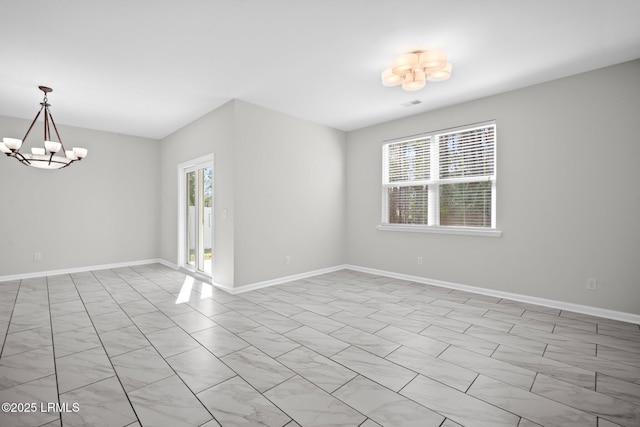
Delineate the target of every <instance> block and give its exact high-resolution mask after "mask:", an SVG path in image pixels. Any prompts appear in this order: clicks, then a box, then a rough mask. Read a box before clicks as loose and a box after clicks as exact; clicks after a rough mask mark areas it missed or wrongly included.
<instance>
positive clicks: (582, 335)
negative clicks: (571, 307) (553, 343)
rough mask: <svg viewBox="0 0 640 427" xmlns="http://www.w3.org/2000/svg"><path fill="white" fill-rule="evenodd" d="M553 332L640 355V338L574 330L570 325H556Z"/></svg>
mask: <svg viewBox="0 0 640 427" xmlns="http://www.w3.org/2000/svg"><path fill="white" fill-rule="evenodd" d="M553 333H554V334H557V335H560V336H563V337H568V338H574V339H576V340H579V341H583V342H587V343H594V344H601V345H605V346H607V347H613V348H617V349H620V350H624V351H628V352H631V353H636V354H638V355H640V340H632V339H625V338H618V337H613V336H610V335H603V334H596V333H592V332H591V331H589V332H587V331H582V330H576V329H574V328H572V327H567V326H557V327H556V328H555V329H554V330H553Z"/></svg>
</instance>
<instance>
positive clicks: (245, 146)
mask: <svg viewBox="0 0 640 427" xmlns="http://www.w3.org/2000/svg"><path fill="white" fill-rule="evenodd" d="M236 126H237V140H236V143H237V145H236V170H235V183H236V192H235V194H236V199H235V202H236V216H235V219H236V231H235V236H236V247H235V249H236V251H235V254H236V282H235V283H236V286H242V285H246V284H251V283H255V282H260V281H264V280H269V279H275V278H279V277H283V276H289V275H293V274H299V273H304V272H308V271H313V270H317V269H321V268H327V267H333V266H336V265H340V264H343V263H344V260H345V258H346V247H345V222H346V210H345V189H346V182H345V156H346V151H345V150H346V147H345V142H346V135H345V134H344V132H341V131H337V130H335V129H331V128H327V127H325V126H321V125H318V124H315V123H311V122H308V121H306V120H301V119H298V118H295V117H291V116H288V115H286V114H282V113H279V112H276V111H273V110H269V109H266V108H262V107H258V106H256V105H252V104H248V103H246V102H242V101H236ZM286 256H290V257H291V263H290V264H286V263H285V257H286Z"/></svg>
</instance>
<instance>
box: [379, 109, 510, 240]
mask: <svg viewBox="0 0 640 427" xmlns="http://www.w3.org/2000/svg"><path fill="white" fill-rule="evenodd" d="M489 126H492V127H493V133H494V146H493V155H494V160H493V162H494V163H493V174H492V175H488V176H487V175H485V176H484V177H485V179H477V178H476V177H471V178H462V179H460V178H453V179H452V178H440V171H439V166H440V160H441V159H440V148H439V137H440V136H444V135H447V134H451V133H456V132H463V131H471V130H474V129H478V128H483V127H489ZM420 139H428V140H429V146H430V147H429V152H430V165H429V169H430V173H429V179H428V180H424V179H422V180H415V181H410V182H408V181H404V182H402V183H400V184H402V185H398V184H399V183H398V182H390V181H389V179H388V177H389V161H388V156H387V154H386V153H387V150H388V148H387V147H389V146H390V145H391V144H398V143H402V142H408V141H416V140H420ZM465 181H466V182H482V181H490V182H491V227H473V226H449V225H440V186H441V185H445V184H451V183H458V182H465ZM496 181H497V125H496V121H495V120H489V121H485V122H480V123H473V124H469V125H464V126H458V127H454V128H448V129H441V130H436V131H432V132H427V133H422V134H418V135H412V136H408V137H402V138H396V139H393V140H387V141H384V144H383V146H382V186H381V189H382V212H381V218H382V221H381V224H380V225H378V226H377V229H378V230H382V231H408V232H421V233H438V234H462V235H472V236H491V237H499V236H501V235H502V231H501V230H499V229H498V228H497V215H496V211H497V200H496V193H497V191H496ZM411 185H426V186H427V188H428V214H427V218H428V224H426V225H423V224H397V223H390V222H389V206H388V204H389V198H388V189H389V188H392V187H399V186H411Z"/></svg>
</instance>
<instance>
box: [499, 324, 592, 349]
mask: <svg viewBox="0 0 640 427" xmlns="http://www.w3.org/2000/svg"><path fill="white" fill-rule="evenodd" d="M509 334H511V335H517V336H519V337H524V338H527V339H529V340H532V341H538V342H540V343H543V344H552V345H556V346H558V347H564V348H568V349H569V350H573V351H579V352H581V353H584V354H589V355H591V356H595V355H596V345H595V344H593V343H590V342H585V341H581V340H576V339H573V338H570V337H565V336H563V335H559V334H556V333H550V332H544V331H539V330H536V329H531V328H527V327H525V326H522V325H516V326H514V327H513V329H512V330H511V332H509Z"/></svg>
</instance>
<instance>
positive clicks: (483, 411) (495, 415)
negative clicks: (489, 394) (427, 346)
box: [400, 375, 520, 427]
mask: <svg viewBox="0 0 640 427" xmlns="http://www.w3.org/2000/svg"><path fill="white" fill-rule="evenodd" d="M400 394H402V395H403V396H406V397H408V398H409V399H411V400H413V401H415V402H418V403H420V404H421V405H423V406H425V407H427V408H429V409H431V410H432V411H435V412H437V413H439V414H441V415H443V416H445V417H447V418H450V419H451V420H453V421H455V422H457V423H459V424H462V425H464V426H474V427H476V426H477V427H485V426H486V427H498V426H505V427H506V426H509V427H516V426H517V425H518V422H519V420H520V417H518V416H517V415H514V414H512V413H510V412H507V411H505V410H502V409H500V408H497V407H496V406H493V405H491V404H489V403H486V402H484V401H483V400H480V399H477V398H475V397H473V396H470V395H468V394H465V393H462V392H460V391H458V390H455V389H453V388H451V387H447V386H446V385H444V384H441V383H439V382H437V381H434V380H432V379H429V378H427V377H424V376H422V375H419V376H418V377H416V378H415V379H414V380H413V381H411V382H410V383H409V384H408V385H407V386H406V387H404V388H403V389H402V390H401V391H400Z"/></svg>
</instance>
